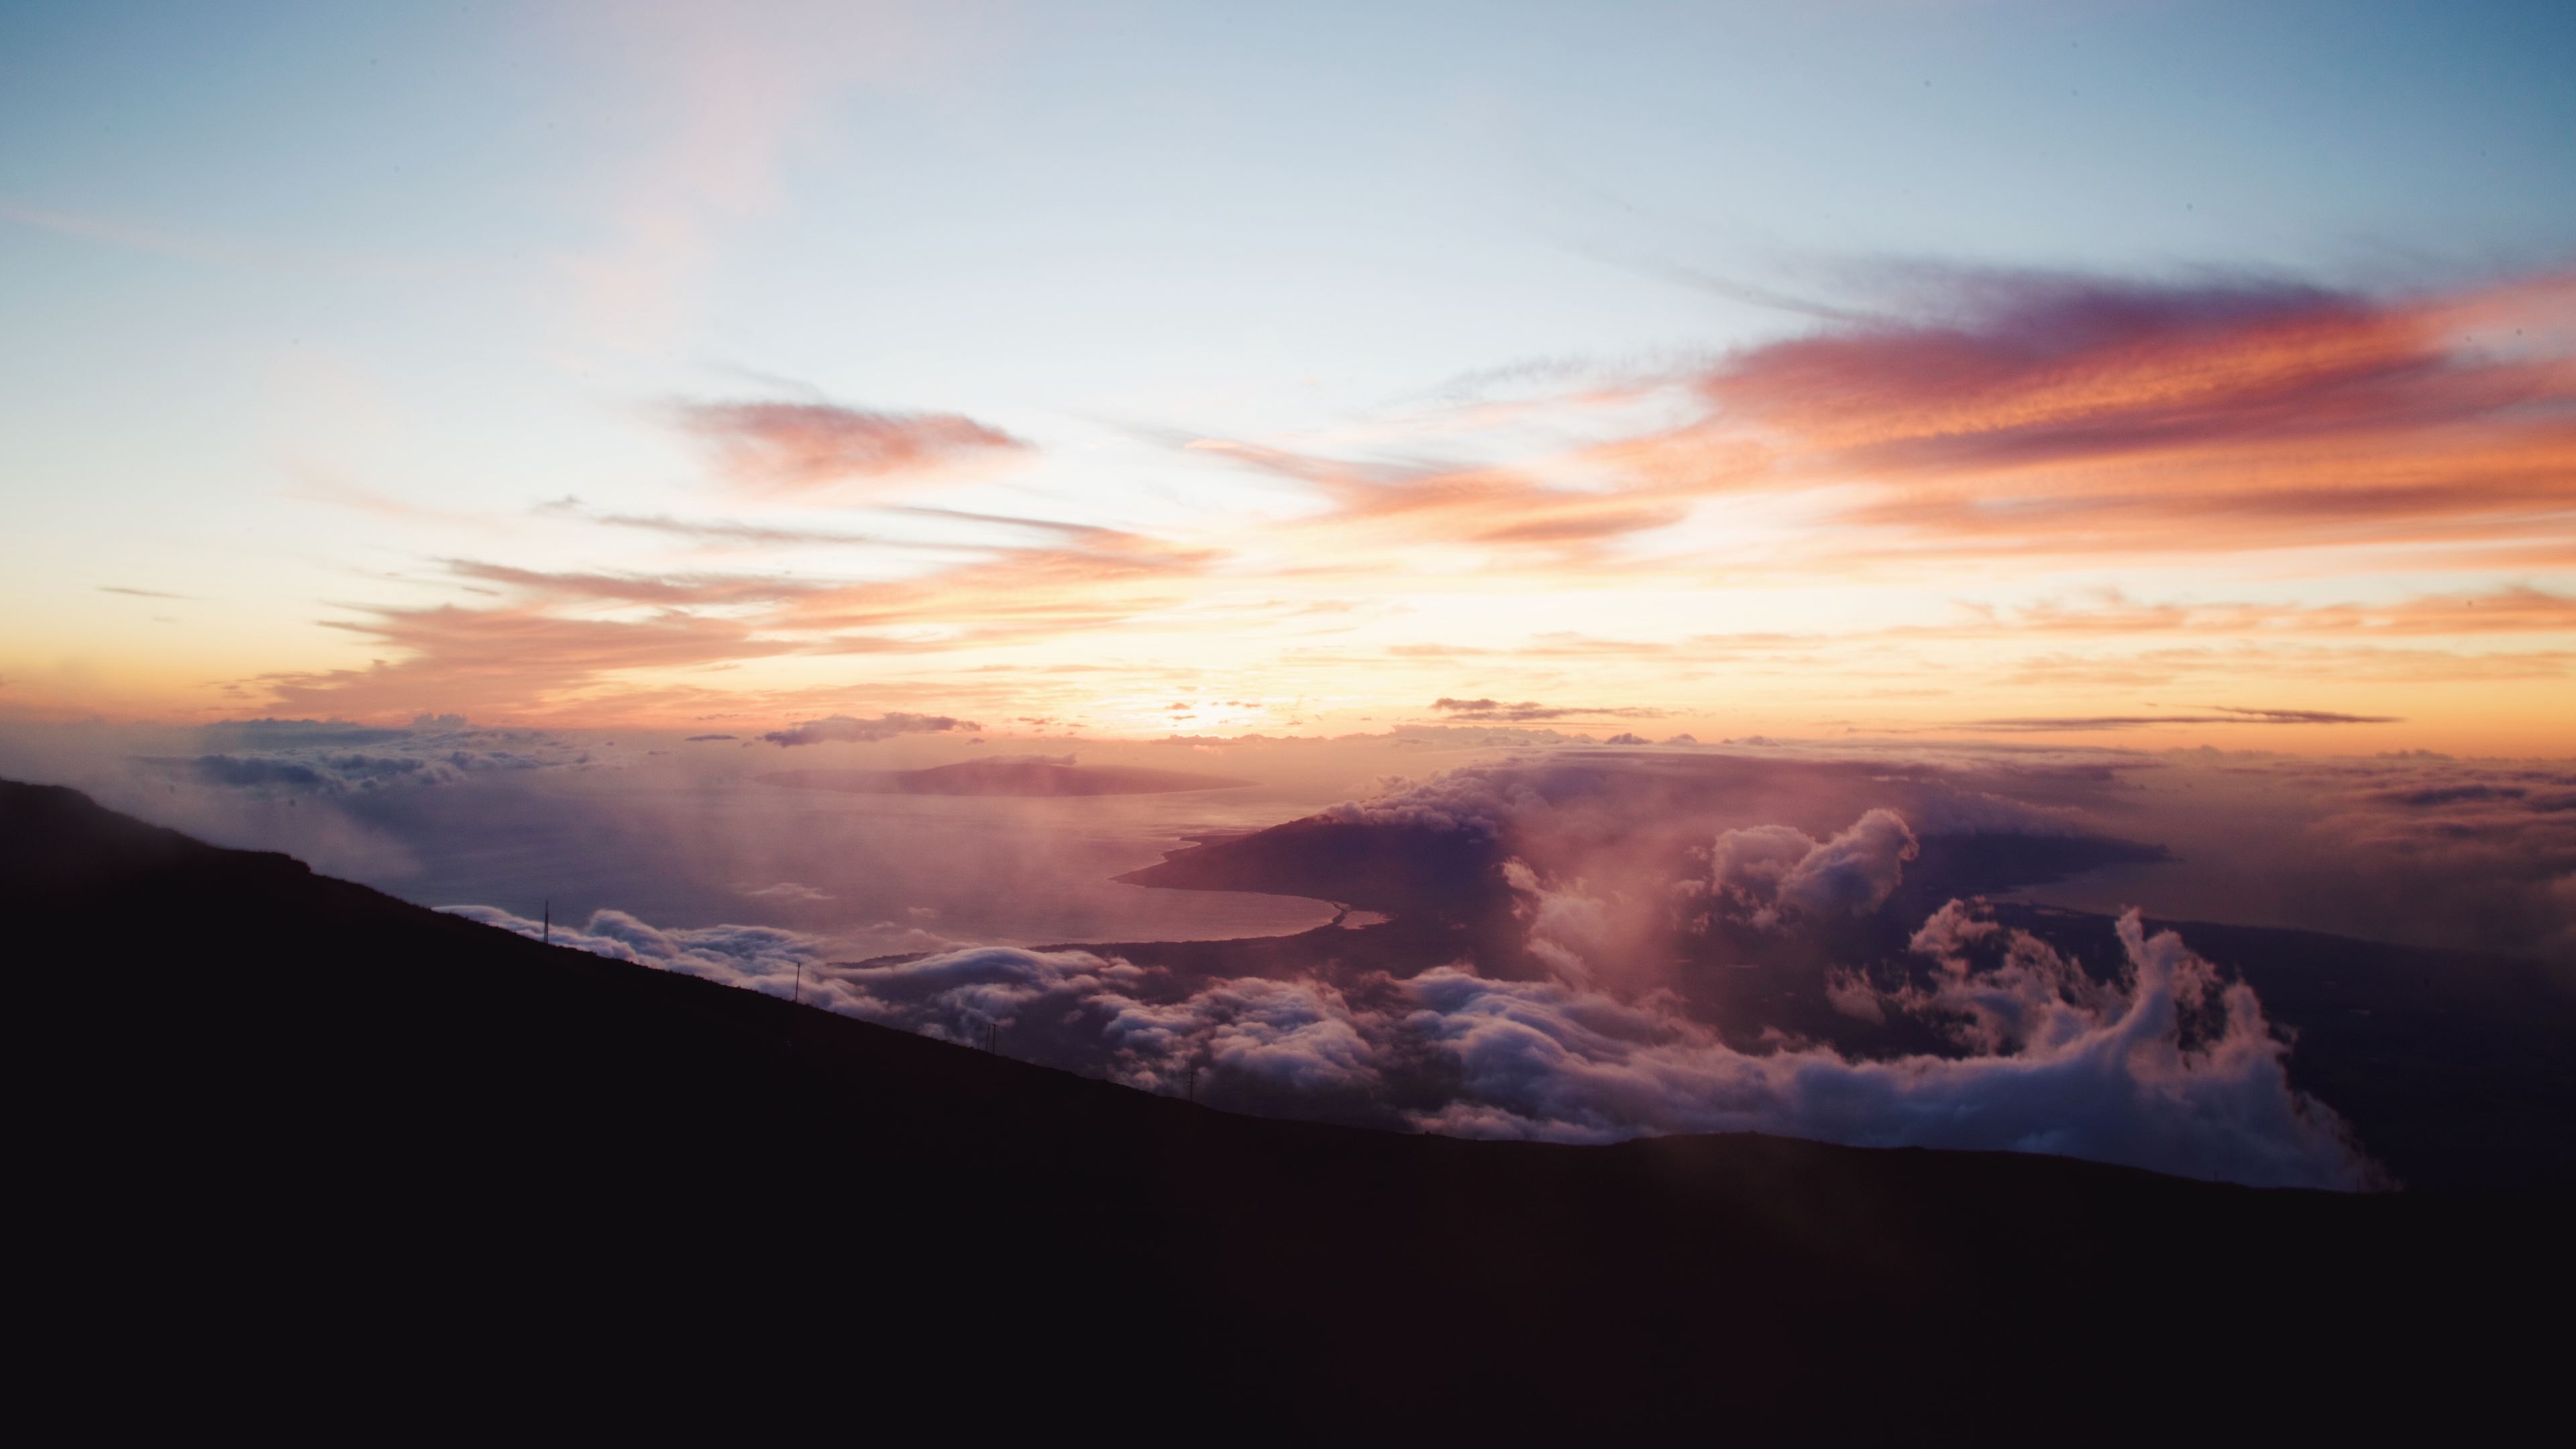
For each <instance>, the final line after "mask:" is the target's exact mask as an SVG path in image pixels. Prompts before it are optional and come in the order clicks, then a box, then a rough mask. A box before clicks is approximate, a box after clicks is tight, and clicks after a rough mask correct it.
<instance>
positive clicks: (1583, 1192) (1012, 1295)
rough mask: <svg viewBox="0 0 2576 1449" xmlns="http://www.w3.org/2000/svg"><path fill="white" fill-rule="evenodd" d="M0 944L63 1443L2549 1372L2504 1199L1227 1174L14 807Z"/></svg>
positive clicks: (1279, 1413)
mask: <svg viewBox="0 0 2576 1449" xmlns="http://www.w3.org/2000/svg"><path fill="white" fill-rule="evenodd" d="M0 909H5V912H6V916H5V919H6V920H7V921H8V923H9V930H8V932H7V935H6V939H7V941H8V943H9V944H8V946H7V947H6V950H7V952H8V961H7V969H8V971H9V976H10V981H11V987H12V990H13V991H14V992H15V993H16V997H17V1009H15V1010H14V1011H12V1012H11V1013H10V1016H9V1031H10V1041H11V1048H12V1052H13V1055H14V1056H15V1057H16V1059H17V1061H18V1063H19V1065H20V1070H19V1072H18V1074H17V1075H18V1078H19V1081H20V1103H21V1107H20V1116H21V1120H22V1126H21V1130H20V1131H19V1132H18V1133H16V1134H15V1138H16V1144H17V1145H16V1148H15V1151H14V1152H13V1157H14V1158H15V1159H16V1160H15V1162H14V1163H13V1166H14V1167H16V1169H17V1171H15V1172H14V1173H13V1174H12V1176H13V1179H14V1189H13V1190H14V1195H15V1196H16V1197H17V1198H18V1199H19V1200H20V1203H21V1205H22V1212H21V1214H20V1221H21V1224H22V1225H21V1227H20V1228H19V1230H18V1236H17V1241H18V1244H19V1248H20V1254H19V1257H18V1261H17V1263H16V1264H15V1265H14V1268H15V1271H14V1274H13V1277H14V1279H15V1283H14V1285H13V1286H15V1288H16V1289H17V1291H16V1293H15V1294H14V1295H13V1297H14V1299H15V1302H16V1305H17V1307H18V1310H19V1317H20V1320H21V1322H22V1324H25V1325H28V1326H30V1327H32V1328H33V1329H34V1331H35V1336H36V1338H37V1339H38V1341H39V1343H40V1345H41V1348H40V1351H39V1353H38V1355H37V1356H36V1357H35V1358H34V1359H32V1360H31V1359H29V1358H27V1357H25V1356H23V1355H22V1358H21V1362H20V1366H19V1367H20V1371H21V1375H22V1376H32V1377H33V1378H35V1379H37V1380H38V1381H39V1386H40V1387H46V1388H51V1389H52V1390H54V1391H55V1392H56V1393H58V1394H61V1395H63V1396H64V1397H65V1398H67V1399H69V1400H70V1401H72V1402H73V1403H75V1404H76V1405H77V1408H78V1412H79V1413H80V1414H81V1415H82V1416H83V1420H84V1422H85V1423H86V1425H87V1426H88V1427H89V1428H90V1429H92V1430H93V1431H98V1430H114V1429H116V1428H119V1427H124V1426H128V1425H130V1424H132V1423H133V1422H135V1421H137V1420H139V1419H141V1418H144V1417H147V1416H149V1417H154V1418H168V1417H174V1416H175V1417H178V1418H181V1419H185V1420H191V1421H196V1422H202V1423H206V1424H209V1425H213V1424H224V1425H233V1424H240V1425H244V1426H250V1425H259V1426H262V1427H266V1428H269V1429H272V1430H274V1429H277V1428H294V1427H305V1428H316V1427H319V1428H326V1429H331V1430H337V1431H342V1432H346V1431H349V1430H356V1431H358V1432H361V1433H364V1434H366V1435H367V1436H368V1437H377V1436H379V1435H382V1434H383V1433H384V1432H385V1431H387V1430H399V1429H401V1428H404V1427H410V1426H413V1425H417V1424H421V1423H425V1422H432V1421H438V1422H451V1423H452V1422H458V1421H460V1420H461V1421H463V1422H468V1423H473V1424H477V1425H484V1426H488V1429H487V1432H489V1431H491V1430H505V1429H512V1428H515V1429H518V1430H520V1431H521V1432H525V1431H526V1430H528V1429H531V1428H549V1429H550V1428H557V1427H561V1428H562V1429H565V1430H574V1431H588V1432H596V1431H597V1430H598V1429H599V1428H600V1427H602V1426H603V1425H604V1424H606V1423H608V1422H610V1421H611V1420H613V1419H616V1420H622V1419H628V1418H631V1417H633V1416H635V1415H638V1414H641V1415H644V1416H647V1417H649V1418H655V1419H659V1420H661V1421H663V1422H664V1423H665V1424H667V1425H670V1426H672V1427H677V1426H679V1425H681V1424H682V1423H684V1422H687V1420H686V1418H685V1417H684V1416H686V1415H689V1414H693V1413H703V1412H706V1411H708V1410H710V1409H712V1410H713V1411H715V1412H717V1413H720V1414H722V1415H723V1416H724V1419H725V1422H726V1425H727V1427H726V1429H725V1430H724V1431H722V1432H724V1434H725V1437H727V1438H728V1439H733V1438H741V1437H746V1436H749V1435H753V1434H758V1433H760V1432H761V1430H760V1428H759V1427H757V1426H760V1425H764V1424H769V1423H774V1422H777V1421H778V1420H780V1419H781V1418H783V1417H797V1418H805V1419H813V1420H819V1421H820V1422H822V1423H824V1424H826V1425H829V1426H830V1429H831V1432H833V1433H834V1434H835V1436H836V1437H838V1436H845V1435H846V1436H860V1437H866V1436H882V1437H898V1438H902V1439H912V1438H916V1437H929V1436H937V1437H941V1438H945V1437H948V1436H950V1435H958V1434H962V1435H970V1436H977V1437H991V1436H994V1435H997V1434H999V1435H1005V1436H1008V1437H1014V1438H1032V1439H1035V1438H1044V1439H1058V1438H1061V1439H1064V1440H1067V1441H1071V1440H1074V1439H1077V1438H1079V1439H1085V1440H1088V1439H1095V1438H1100V1437H1104V1436H1117V1437H1119V1438H1143V1439H1149V1440H1162V1441H1176V1442H1190V1443H1202V1444H1205V1443H1224V1442H1234V1441H1241V1440H1247V1439H1252V1440H1258V1439H1266V1438H1276V1437H1283V1436H1284V1437H1294V1438H1301V1439H1310V1440H1320V1439H1327V1438H1330V1439H1338V1440H1359V1441H1380V1440H1385V1439H1388V1438H1395V1437H1417V1438H1420V1439H1423V1440H1425V1441H1429V1442H1452V1441H1459V1440H1465V1439H1468V1438H1470V1437H1474V1438H1504V1439H1533V1438H1540V1437H1556V1436H1559V1435H1562V1434H1564V1433H1568V1432H1574V1433H1582V1434H1584V1435H1586V1437H1593V1436H1598V1435H1603V1434H1608V1435H1614V1436H1625V1437H1637V1438H1642V1437H1644V1436H1646V1435H1648V1434H1650V1433H1651V1434H1653V1435H1654V1436H1655V1437H1657V1438H1662V1437H1667V1436H1672V1435H1685V1434H1686V1435H1689V1436H1690V1437H1692V1438H1696V1439H1711V1438H1718V1437H1726V1436H1741V1435H1743V1434H1745V1433H1748V1432H1749V1433H1752V1434H1754V1435H1756V1436H1757V1437H1759V1438H1764V1439H1770V1438H1779V1437H1786V1436H1787V1435H1789V1434H1792V1433H1794V1434H1796V1435H1798V1436H1799V1437H1813V1438H1824V1439H1828V1440H1834V1439H1843V1438H1849V1437H1854V1436H1856V1435H1859V1434H1862V1433H1869V1434H1871V1435H1873V1436H1876V1435H1883V1434H1905V1435H1909V1436H1919V1435H1924V1434H1930V1435H1934V1436H1939V1437H1975V1438H1979V1439H1991V1438H2023V1439H2030V1438H2036V1439H2046V1440H2050V1441H2054V1442H2064V1441H2068V1440H2086V1439H2094V1438H2105V1437H2129V1436H2131V1435H2133V1434H2135V1433H2137V1432H2139V1431H2140V1430H2143V1429H2146V1428H2151V1427H2172V1428H2190V1429H2198V1430H2204V1431H2206V1430H2216V1431H2219V1432H2221V1433H2233V1434H2242V1433H2244V1432H2246V1431H2248V1430H2252V1429H2255V1428H2259V1427H2264V1426H2266V1425H2270V1426H2277V1427H2279V1428H2282V1429H2284V1430H2291V1431H2295V1432H2299V1433H2302V1434H2303V1435H2312V1434H2314V1433H2315V1432H2317V1431H2319V1430H2321V1429H2330V1428H2339V1427H2352V1426H2359V1425H2362V1424H2365V1423H2367V1424H2371V1425H2374V1426H2381V1427H2384V1426H2385V1425H2387V1424H2388V1423H2389V1421H2390V1416H2391V1415H2395V1414H2401V1413H2405V1414H2412V1413H2429V1414H2433V1415H2437V1416H2439V1418H2440V1420H2441V1421H2442V1422H2443V1423H2444V1424H2445V1426H2446V1427H2448V1428H2450V1429H2451V1430H2453V1431H2455V1432H2456V1431H2457V1430H2460V1429H2464V1428H2465V1429H2472V1430H2475V1429H2476V1428H2478V1427H2479V1426H2481V1425H2485V1424H2488V1423H2490V1422H2500V1421H2496V1420H2495V1416H2497V1415H2499V1414H2501V1413H2504V1412H2506V1411H2507V1410H2510V1409H2516V1408H2523V1407H2530V1406H2535V1405H2537V1406H2547V1405H2549V1404H2550V1402H2551V1399H2552V1397H2553V1396H2554V1394H2555V1392H2556V1384H2557V1376H2558V1375H2559V1374H2560V1373H2561V1372H2562V1370H2563V1364H2564V1362H2565V1357H2564V1354H2565V1349H2566V1346H2567V1337H2568V1334H2567V1329H2566V1327H2565V1321H2566V1317H2565V1316H2566V1312H2567V1305H2568V1302H2569V1297H2568V1290H2569V1288H2570V1286H2571V1277H2570V1271H2569V1267H2570V1263H2569V1252H2568V1247H2567V1217H2566V1213H2565V1208H2566V1206H2567V1204H2566V1203H2565V1202H2564V1201H2563V1200H2556V1199H2552V1198H2550V1197H2547V1196H2540V1195H2531V1194H2524V1195H2520V1196H2495V1195H2474V1194H2442V1193H2428V1192H2412V1193H2404V1194H2395V1195H2383V1196H2371V1197H2356V1196H2335V1195H2323V1194H2309V1193H2294V1192H2256V1191H2251V1190H2246V1189H2240V1188H2233V1187H2225V1186H2213V1185H2209V1184H2203V1183H2196V1182H2186V1181H2180V1180H2175V1179H2169V1178H2162V1177H2157V1176H2153V1175H2150V1174H2146V1173H2140V1172H2135V1171H2129V1170H2125V1169H2118V1168H2110V1167H2104V1166H2099V1165H2094V1164H2088V1163H2082V1162H2074V1161H2067V1160H2059V1159H2050V1158H2041V1157H2028V1156H2006V1155H1985V1154H1946V1153H1930V1152H1921V1151H1890V1152H1880V1151H1860V1150H1853V1149H1846V1148H1837V1147H1829V1146H1823V1145H1819V1144H1813V1143H1805V1142H1797V1141H1789V1140H1782V1139H1777V1138H1763V1137H1735V1138H1691V1139H1665V1140H1659V1141H1644V1142H1635V1143H1629V1144H1626V1145H1623V1146H1618V1147H1600V1148H1589V1147H1554V1146H1540V1145H1524V1144H1504V1143H1478V1142H1464V1141H1454V1140H1447V1139H1440V1138H1429V1137H1418V1136H1400V1135H1394V1134H1382V1133H1370V1132H1363V1131H1356V1130H1350V1129H1345V1128H1335V1127H1327V1126H1317V1125H1308V1124H1299V1123H1291V1122H1283V1121H1275V1120H1264V1119H1258V1118H1251V1117H1243V1116H1235V1115H1229V1114H1226V1113H1222V1112H1217V1111H1213V1110H1210V1109H1208V1108H1204V1107H1199V1106H1194V1105H1191V1104H1189V1103H1186V1102H1181V1101H1174V1100H1170V1099H1165V1098H1158V1097H1153V1096H1148V1095H1145V1094H1142V1093H1139V1092H1136V1091H1132V1090H1128V1089H1125V1088H1121V1087H1117V1086H1112V1085H1110V1084H1108V1083H1105V1082H1100V1081H1093V1080H1086V1079H1083V1078H1080V1077H1075V1076H1071V1075H1068V1074H1065V1073H1061V1072H1057V1071H1053V1070H1048V1069H1045V1068H1041V1067H1035V1066H1030V1065H1027V1064H1024V1063H1020V1062H1016V1061H1013V1060H1010V1059H1008V1058H1005V1057H1001V1056H996V1055H991V1054H987V1053H983V1052H978V1051H973V1050H969V1049H965V1048H961V1047H956V1046H950V1045H945V1044H942V1043H938V1042H934V1041H930V1040H927V1039H923V1038H918V1037H912V1036H907V1035H903V1034H899V1033H895V1032H891V1031H887V1030H884V1029H881V1028H877V1027H872V1026H869V1025H866V1024H863V1023H860V1022H856V1021H851V1020H845V1019H842V1018H838V1017H833V1016H829V1015H826V1014H823V1013H820V1012H815V1011H811V1010H799V1009H796V1008H793V1007H790V1006H788V1005H787V1004H785V1003H782V1002H780V1001H777V1000H774V999H772V998H768V997H764V996H759V995H754V994H751V993H747V992H741V991H735V990H729V989H726V988H723V987H719V986H714V985H710V984H707V983H704V982H700V981H695V980H691V979H687V978H684V977H680V976H674V975H666V974H661V973H657V972H653V971H650V970H646V969H643V968H639V967H634V966H628V965H624V964H620V963H616V962H611V961H606V960H602V959H599V958H596V957H592V956H588V955H585V954H581V953H578V952H573V951H568V950H558V949H548V948H547V947H544V946H541V945H538V944H536V943H533V942H529V941H525V940H522V939H520V938H518V937H515V936H512V935H508V934H505V933H503V932H500V931H496V930H492V929H489V928H486V927H483V926H479V925H476V924H473V923H471V922H468V921H464V920H459V919H456V918H453V917H448V916H442V915H438V914H435V913H433V912H430V911H426V910H422V909H419V908H416V907H413V906H409V905H406V904H403V903H401V902H398V901H395V900H392V899H390V898H388V897H385V896H382V895H379V894H377V893H375V892H373V891H370V890H367V889H364V888H362V887H359V886H355V885H351V884H347V883H344V882H340V881H335V880H329V879H325V878H321V877H317V876H314V875H312V874H311V873H309V872H308V871H307V870H306V869H305V868H304V867H303V866H302V865H300V864H298V863H297V862H295V861H293V860H290V859H287V858H285V857H283V856H277V855H267V854H253V853H246V852H237V851H227V850H219V849H214V848H211V847H208V846H205V845H201V844H198V843H196V842H193V841H190V840H188V839H186V838H184V837H181V836H178V835H175V834H172V833H170V832H167V831H163V830H159V829H156V828H154V827H150V826H146V825H142V824H140V823H138V822H135V821H133V820H130V819H127V818H125V817H122V816H118V815H114V814H111V813H109V812H106V811H104V810H101V809H99V808H98V807H96V806H95V805H93V804H91V803H90V802H89V801H88V800H87V799H85V798H83V797H81V796H79V795H77V794H74V793H72V792H69V791H65V790H59V789H49V788H38V787H29V786H21V785H11V784H0ZM72 1384H79V1385H81V1387H79V1388H77V1389H73V1388H70V1387H68V1386H69V1385H72ZM93 1385H95V1386H94V1387H93ZM528 1390H536V1391H540V1392H539V1393H538V1394H535V1395H529V1396H527V1397H524V1398H523V1397H521V1394H522V1391H528ZM539 1403H542V1404H544V1405H547V1406H548V1407H545V1408H542V1409H540V1408H538V1407H535V1405H537V1404H539ZM2553 1412H2554V1410H2553Z"/></svg>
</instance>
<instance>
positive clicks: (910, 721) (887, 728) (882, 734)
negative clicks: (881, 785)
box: [761, 710, 983, 745]
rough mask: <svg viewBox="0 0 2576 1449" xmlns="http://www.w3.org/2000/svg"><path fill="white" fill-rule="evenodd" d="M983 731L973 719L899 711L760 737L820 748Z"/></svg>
mask: <svg viewBox="0 0 2576 1449" xmlns="http://www.w3.org/2000/svg"><path fill="white" fill-rule="evenodd" d="M982 728H983V726H982V725H979V724H977V723H975V722H974V721H973V720H961V719H952V718H950V717H949V716H947V715H944V714H906V713H904V712H902V711H900V710H897V711H894V712H892V713H888V714H881V715H878V716H876V717H875V718H874V719H859V718H856V717H854V716H851V715H846V714H834V715H826V716H824V717H823V718H821V719H817V720H807V721H806V722H805V723H803V724H800V725H795V726H791V727H790V728H787V729H783V730H771V731H770V732H769V733H767V734H765V735H762V736H761V738H762V739H763V740H766V741H767V742H769V743H770V744H773V745H819V744H823V743H825V742H827V741H829V742H839V743H844V744H873V743H875V742H876V741H878V740H889V739H892V738H894V737H895V736H896V735H923V734H944V733H946V732H948V731H950V730H969V731H972V730H980V729H982Z"/></svg>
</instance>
